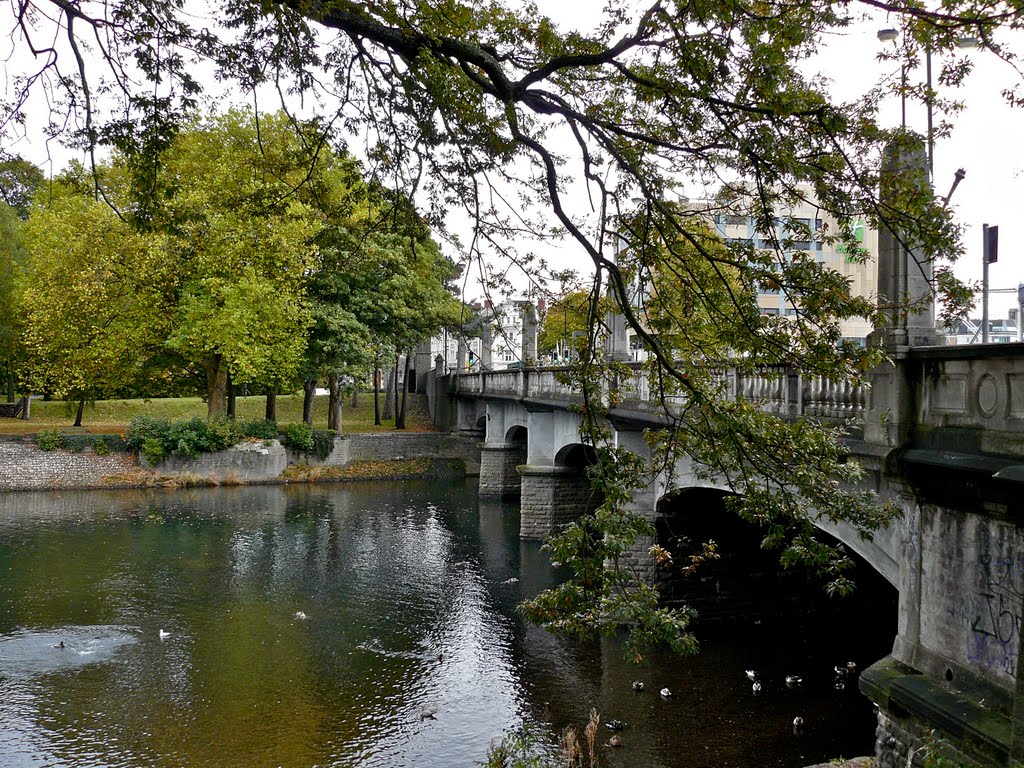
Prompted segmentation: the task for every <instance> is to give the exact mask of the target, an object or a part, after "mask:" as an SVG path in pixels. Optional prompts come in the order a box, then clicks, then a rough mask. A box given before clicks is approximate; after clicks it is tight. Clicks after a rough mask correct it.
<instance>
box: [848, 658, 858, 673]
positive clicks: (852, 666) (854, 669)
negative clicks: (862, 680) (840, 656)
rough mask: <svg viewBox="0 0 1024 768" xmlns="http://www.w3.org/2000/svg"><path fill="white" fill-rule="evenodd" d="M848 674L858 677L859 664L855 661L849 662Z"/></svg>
mask: <svg viewBox="0 0 1024 768" xmlns="http://www.w3.org/2000/svg"><path fill="white" fill-rule="evenodd" d="M846 672H847V674H850V675H856V674H857V662H855V661H848V662H846Z"/></svg>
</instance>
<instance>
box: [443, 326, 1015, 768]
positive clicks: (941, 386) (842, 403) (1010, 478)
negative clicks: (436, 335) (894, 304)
mask: <svg viewBox="0 0 1024 768" xmlns="http://www.w3.org/2000/svg"><path fill="white" fill-rule="evenodd" d="M911 330H912V329H911ZM904 333H905V331H904ZM893 359H894V362H892V363H889V364H886V365H885V366H882V367H880V368H879V369H878V370H876V371H875V372H874V373H873V376H872V382H871V383H872V386H871V388H870V390H868V389H867V388H862V387H859V386H854V385H851V384H848V383H835V382H829V381H826V380H822V379H807V378H805V377H801V376H799V375H798V374H796V373H795V372H792V371H788V370H784V369H776V370H770V371H764V372H762V373H761V374H759V375H755V376H743V375H740V374H739V373H738V372H737V371H735V370H729V369H722V370H721V372H720V375H721V377H722V381H723V386H724V390H725V392H726V396H728V397H733V398H742V399H746V400H751V401H755V402H757V403H758V404H760V406H761V407H762V408H765V409H767V410H769V411H771V412H773V413H777V414H778V415H779V416H780V418H800V417H811V418H816V419H823V420H834V419H844V420H846V419H854V420H855V423H858V424H859V425H860V428H859V430H857V432H856V433H855V436H853V437H851V438H850V440H849V448H850V450H851V452H852V454H853V456H854V457H855V458H856V459H857V460H858V461H860V462H861V464H862V465H863V466H864V468H865V470H866V473H865V478H866V482H867V483H868V484H870V486H871V487H872V488H873V489H874V490H876V491H877V492H878V493H879V494H880V495H881V497H882V498H884V499H891V500H895V501H896V502H897V503H898V504H899V506H900V507H901V508H902V511H903V514H902V517H901V518H900V519H899V520H898V521H897V522H896V523H895V524H894V525H892V526H891V527H890V528H889V529H886V530H882V531H878V532H877V533H876V534H875V536H874V538H873V539H872V540H870V541H864V540H861V539H860V538H858V537H857V536H856V534H855V533H854V531H853V529H852V528H850V527H846V526H835V525H832V526H828V525H822V526H821V527H822V528H824V529H825V530H827V532H828V533H830V534H831V535H833V536H835V537H836V538H838V539H839V540H841V541H842V542H843V543H844V544H846V545H847V546H848V547H849V548H850V549H852V550H853V551H855V552H857V553H858V554H859V555H860V556H861V557H862V558H863V559H864V560H866V561H867V562H868V563H870V564H871V566H872V567H874V568H875V569H876V570H877V571H878V572H879V573H880V574H881V575H882V576H883V577H884V578H885V579H886V580H887V581H889V582H890V583H891V584H893V585H894V586H895V587H896V588H897V589H898V591H899V623H898V635H897V638H896V641H895V644H894V647H893V651H892V654H891V656H889V657H887V658H886V659H883V660H881V661H879V662H878V663H876V664H875V665H873V666H872V667H871V668H869V669H867V670H865V671H864V673H863V674H862V675H861V681H860V685H861V689H862V691H863V692H864V693H866V694H867V695H868V696H869V697H870V698H871V699H872V700H873V701H874V702H875V703H876V704H878V706H879V730H878V741H877V745H876V746H877V757H878V759H879V763H880V764H881V765H885V766H890V765H893V766H894V765H896V764H899V765H900V766H911V765H924V764H925V758H926V755H927V754H928V752H929V750H930V749H932V748H934V747H935V746H936V745H938V746H939V747H941V748H942V749H945V750H947V751H949V753H950V754H951V755H952V757H953V759H954V760H956V761H957V763H955V764H962V765H965V766H990V765H999V766H1011V765H1012V766H1022V765H1024V674H1021V672H1022V670H1021V669H1020V666H1021V665H1019V664H1018V654H1019V650H1020V630H1021V615H1022V614H1024V535H1022V529H1021V521H1022V519H1024V518H1022V513H1024V345H1017V344H1000V345H974V346H970V347H949V346H913V344H912V343H911V344H904V345H901V346H898V347H896V354H895V355H894V356H893ZM445 390H447V394H448V397H449V400H448V402H449V403H450V405H451V408H450V414H451V417H452V419H451V420H452V421H453V422H454V424H453V428H455V429H458V430H459V431H462V432H467V433H476V434H478V435H480V436H481V437H482V438H483V442H482V445H481V448H482V451H481V469H480V493H481V495H484V496H502V497H505V496H513V497H519V498H520V503H521V507H522V523H521V531H520V533H521V535H522V536H523V537H526V538H539V537H543V536H546V535H547V534H549V533H550V532H551V531H553V530H554V529H556V528H557V527H558V526H559V525H561V524H564V523H565V522H567V521H569V520H571V519H572V518H573V517H575V516H577V515H580V514H583V513H585V512H586V510H587V508H588V505H590V504H592V499H591V496H590V488H589V486H588V484H587V483H586V481H585V478H584V476H583V468H584V467H585V466H586V464H587V462H588V460H589V457H588V452H589V451H590V450H591V449H590V448H588V447H587V446H585V445H583V444H582V442H581V439H580V436H579V427H580V421H579V416H578V415H577V414H576V413H574V412H573V411H572V410H571V408H570V404H571V403H573V402H574V401H578V399H579V398H578V395H577V394H576V393H575V392H573V391H571V389H570V388H569V387H568V386H567V385H565V384H564V383H562V378H561V377H560V376H559V375H558V370H557V369H550V368H529V367H528V368H522V369H519V370H504V371H490V372H484V373H476V374H463V375H453V376H448V377H445V378H444V379H439V380H438V394H443V393H444V391H445ZM619 393H620V398H619V400H618V405H617V406H616V407H615V408H613V409H612V410H611V412H610V414H609V417H608V426H609V428H610V429H611V432H612V435H613V439H614V441H615V443H616V444H618V445H620V446H624V447H627V448H630V449H632V450H634V451H636V452H637V453H639V454H641V455H644V456H649V449H648V447H647V444H646V442H645V441H644V439H643V432H644V430H645V429H647V428H649V427H652V426H655V425H657V424H658V423H659V417H658V413H659V407H658V406H657V404H655V403H654V402H652V399H651V390H650V387H649V386H648V383H647V381H646V374H645V373H644V372H643V370H642V369H640V368H639V367H638V368H636V370H635V371H634V374H633V375H632V376H631V377H627V378H626V380H624V381H620V382H619ZM671 483H672V485H671V486H670V485H669V480H668V478H667V476H666V475H660V476H659V477H657V478H656V479H655V480H654V481H653V482H652V483H651V485H650V486H649V487H648V488H646V489H642V490H641V491H640V492H638V493H637V494H636V496H635V500H634V504H635V506H636V509H637V511H640V512H642V513H643V514H644V515H646V516H647V517H648V518H649V519H650V520H652V521H654V522H655V523H656V524H657V522H658V521H659V519H660V518H661V517H663V516H664V514H665V509H666V506H665V500H666V498H670V497H673V495H675V497H676V498H684V499H685V492H686V491H687V490H691V489H698V488H699V489H705V491H707V490H712V489H713V490H717V491H718V492H725V491H726V489H724V488H721V487H716V484H715V483H714V482H711V481H708V480H700V479H698V478H697V475H696V473H695V472H694V468H693V466H692V465H691V464H690V463H689V460H688V459H686V458H683V459H681V460H680V462H679V464H678V465H677V466H676V468H675V472H674V473H673V475H672V480H671ZM681 492H683V495H682V496H680V493H681ZM698 497H706V492H705V493H704V496H700V495H698ZM650 543H651V542H641V543H640V545H639V546H638V552H637V555H638V558H637V561H638V562H639V561H640V560H639V554H640V552H641V551H645V550H646V548H647V546H648V545H649V544H650ZM645 562H646V560H645ZM647 575H648V576H649V577H651V578H654V577H655V576H656V574H653V573H648V574H647Z"/></svg>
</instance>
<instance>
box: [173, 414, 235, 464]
mask: <svg viewBox="0 0 1024 768" xmlns="http://www.w3.org/2000/svg"><path fill="white" fill-rule="evenodd" d="M239 437H240V435H239V433H238V431H237V429H236V428H235V423H234V421H233V420H232V419H228V418H216V419H200V418H192V419H189V420H188V421H179V422H174V423H172V424H171V425H170V429H169V430H168V432H167V436H166V437H165V438H164V448H165V449H167V448H169V450H170V453H173V454H174V455H176V456H184V457H185V458H189V459H194V458H196V456H198V455H199V454H200V453H215V452H216V451H222V450H224V449H225V448H229V447H231V446H232V445H234V444H235V443H237V442H238V439H239Z"/></svg>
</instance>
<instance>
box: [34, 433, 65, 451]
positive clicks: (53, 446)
mask: <svg viewBox="0 0 1024 768" xmlns="http://www.w3.org/2000/svg"><path fill="white" fill-rule="evenodd" d="M36 444H37V445H38V446H39V449H40V450H41V451H55V450H57V449H58V448H63V447H64V435H63V434H62V433H61V432H59V431H58V430H56V429H43V430H40V431H39V432H38V433H37V434H36Z"/></svg>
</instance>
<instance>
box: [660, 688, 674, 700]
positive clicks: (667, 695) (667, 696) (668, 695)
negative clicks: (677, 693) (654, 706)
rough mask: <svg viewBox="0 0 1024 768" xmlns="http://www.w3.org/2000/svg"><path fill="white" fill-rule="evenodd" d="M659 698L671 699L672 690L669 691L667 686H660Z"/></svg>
mask: <svg viewBox="0 0 1024 768" xmlns="http://www.w3.org/2000/svg"><path fill="white" fill-rule="evenodd" d="M661 698H663V699H671V698H672V691H670V690H669V689H668V688H662V689H661Z"/></svg>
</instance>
